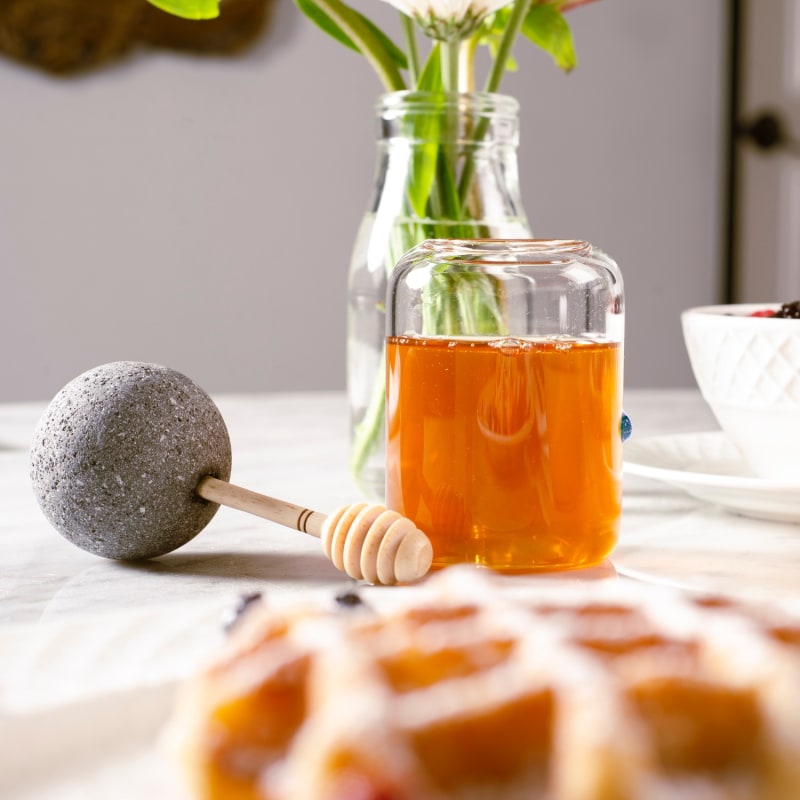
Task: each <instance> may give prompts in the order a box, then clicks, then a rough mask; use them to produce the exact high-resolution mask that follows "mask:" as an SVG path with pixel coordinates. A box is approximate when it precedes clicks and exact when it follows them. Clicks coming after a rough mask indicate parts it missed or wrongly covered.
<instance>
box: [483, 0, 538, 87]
mask: <svg viewBox="0 0 800 800" xmlns="http://www.w3.org/2000/svg"><path fill="white" fill-rule="evenodd" d="M530 5H531V0H516V2H515V3H514V5H513V7H512V9H511V16H510V17H509V20H508V25H507V26H506V29H505V31H503V38H502V39H501V40H500V47H498V48H497V55H496V56H495V59H494V62H493V63H492V68H491V71H490V72H489V76H488V78H487V79H486V88H485V89H484V91H487V92H496V91H497V90H498V89H499V88H500V81H501V80H502V79H503V75H504V74H505V71H506V67H507V66H508V59H509V58H510V57H511V47H512V46H513V44H514V41H515V40H516V38H517V35H518V34H519V31H520V28H522V23H523V21H524V20H525V15H526V14H527V13H528V9H529V8H530Z"/></svg>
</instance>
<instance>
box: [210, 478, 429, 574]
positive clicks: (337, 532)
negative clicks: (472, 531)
mask: <svg viewBox="0 0 800 800" xmlns="http://www.w3.org/2000/svg"><path fill="white" fill-rule="evenodd" d="M196 492H197V494H199V495H200V496H201V497H203V498H205V499H206V500H210V501H211V502H213V503H218V504H220V505H224V506H229V507H230V508H236V509H238V510H239V511H246V512H247V513H249V514H254V515H255V516H257V517H262V518H263V519H268V520H270V521H271V522H277V523H279V524H280V525H285V526H286V527H287V528H294V529H295V530H298V531H302V532H303V533H308V534H310V535H311V536H316V537H317V538H318V539H322V545H323V548H324V550H325V555H326V556H328V558H329V559H330V560H331V561H332V562H333V565H334V566H335V567H336V568H337V569H340V570H341V571H342V572H346V573H347V574H348V575H349V576H350V577H351V578H355V579H356V580H361V579H364V580H366V581H368V582H369V583H381V584H385V585H391V584H394V583H407V582H410V581H415V580H418V579H419V578H421V577H422V576H423V575H425V574H426V573H427V572H428V570H429V569H430V567H431V561H432V559H433V548H432V547H431V542H430V539H428V537H427V536H426V535H425V534H424V533H423V532H422V531H421V530H419V529H418V528H417V526H416V525H414V523H413V522H412V521H411V520H410V519H408V518H407V517H404V516H402V515H401V514H398V513H397V511H390V510H389V509H387V508H386V506H382V505H379V504H369V503H349V504H347V505H344V506H340V507H339V508H337V509H336V510H335V511H333V512H332V513H331V514H329V515H328V516H327V517H326V516H325V514H321V513H320V512H319V511H312V510H311V509H308V508H303V507H302V506H296V505H293V504H292V503H287V502H286V501H285V500H277V499H275V498H274V497H269V496H267V495H264V494H258V493H257V492H253V491H250V490H249V489H243V488H242V487H240V486H235V485H234V484H232V483H228V482H227V481H221V480H218V479H217V478H212V477H206V478H203V479H202V480H201V481H200V483H199V484H198V486H197V489H196Z"/></svg>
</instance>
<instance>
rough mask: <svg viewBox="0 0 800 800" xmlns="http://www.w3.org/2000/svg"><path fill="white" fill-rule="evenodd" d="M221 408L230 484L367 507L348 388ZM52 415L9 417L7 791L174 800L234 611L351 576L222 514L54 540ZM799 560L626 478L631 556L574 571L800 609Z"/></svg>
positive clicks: (0, 757) (640, 400)
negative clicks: (43, 455)
mask: <svg viewBox="0 0 800 800" xmlns="http://www.w3.org/2000/svg"><path fill="white" fill-rule="evenodd" d="M216 399H217V402H218V404H219V407H220V410H221V411H222V414H223V416H224V417H225V419H226V421H227V424H228V427H229V431H230V434H231V440H232V443H233V453H234V468H233V475H232V478H231V480H232V481H233V482H235V483H238V484H241V485H243V486H247V487H250V488H252V489H255V490H257V491H260V492H263V493H266V494H270V495H273V496H275V497H279V498H282V499H285V500H289V501H291V502H294V503H297V504H298V505H304V506H308V507H310V508H314V509H316V510H319V511H323V512H327V511H329V510H331V509H332V508H334V507H336V506H337V505H339V504H341V503H342V502H347V501H349V500H355V499H358V494H357V492H356V489H355V487H354V486H353V484H352V482H351V481H350V478H349V476H348V473H347V469H346V458H347V411H346V403H345V398H344V395H343V394H339V393H316V394H284V395H271V396H252V397H243V396H224V397H219V398H216ZM625 401H626V409H627V411H628V413H629V414H630V416H631V417H632V419H633V425H634V436H635V437H646V436H651V435H657V434H668V433H686V432H691V431H706V430H713V429H716V425H715V423H714V421H713V418H712V416H711V414H710V412H709V411H708V409H707V408H706V406H705V404H704V403H703V402H702V400H701V398H700V396H699V394H698V393H696V392H693V391H629V392H628V393H627V394H626V398H625ZM43 409H44V404H41V405H35V404H31V405H17V406H0V487H1V488H0V492H2V495H1V496H0V501H2V509H3V511H2V514H0V541H1V542H2V544H3V551H2V552H3V557H2V567H0V797H3V798H15V799H18V800H67V798H76V799H77V798H80V799H81V800H91V798H95V797H96V798H98V800H99V798H104V799H105V798H108V797H112V796H113V797H115V798H119V800H126V799H127V798H130V799H131V800H133V798H139V797H141V796H143V794H144V793H145V792H150V793H153V792H155V796H159V797H167V796H169V797H170V798H176V799H177V798H178V797H179V796H180V789H179V788H177V787H176V786H173V784H172V783H171V782H172V781H173V779H174V776H173V774H172V771H171V769H170V768H169V766H168V765H167V763H166V762H165V760H164V758H163V755H162V754H161V751H160V750H159V749H158V747H157V746H156V744H155V743H156V739H157V734H158V731H159V729H160V727H161V725H162V724H163V721H164V719H165V717H166V714H167V712H168V708H169V698H170V696H171V692H172V690H173V688H174V685H175V683H176V682H177V681H179V680H180V679H181V678H182V677H183V676H184V675H185V674H187V673H188V672H189V671H191V670H192V669H194V668H195V667H196V665H197V664H198V663H199V662H200V661H201V660H202V659H203V658H204V657H205V656H206V654H207V653H208V652H209V651H210V650H211V649H213V648H214V647H216V646H217V644H218V642H219V641H220V639H221V638H222V628H221V620H222V619H223V618H224V615H225V614H226V612H227V611H229V610H230V609H231V608H232V607H233V606H234V605H235V603H236V601H237V598H238V597H239V596H240V595H241V594H243V593H247V592H252V591H260V592H263V593H265V594H266V595H267V596H268V597H270V598H272V599H273V600H274V601H276V602H280V601H283V600H287V599H291V598H292V597H295V596H297V594H298V593H301V592H321V593H326V594H327V593H330V594H333V593H334V592H335V591H336V590H338V589H340V588H342V587H344V586H347V585H348V579H346V578H345V577H344V576H343V575H341V574H340V573H339V572H337V571H336V570H335V569H334V568H333V567H332V566H331V565H330V564H329V563H328V562H327V561H326V559H325V557H324V556H323V555H322V553H321V550H320V547H319V542H317V541H316V540H315V539H312V538H310V537H307V536H304V535H303V534H299V533H296V532H294V531H291V530H288V529H286V528H282V527H280V526H278V525H275V524H273V523H269V522H266V521H264V520H260V519H256V518H251V517H249V516H247V515H244V514H242V513H240V512H236V511H233V510H229V509H224V508H223V509H220V511H219V512H218V514H217V516H216V517H215V518H214V519H213V520H212V521H211V523H210V524H209V526H208V527H207V528H206V529H205V530H204V531H203V532H201V533H200V535H199V536H198V537H197V538H196V539H194V540H193V541H192V542H190V543H189V544H187V545H186V546H184V547H183V548H182V549H180V550H179V551H177V552H174V553H171V554H169V555H166V556H163V557H161V558H160V559H158V560H156V561H153V562H149V563H146V564H142V565H139V566H131V565H123V564H118V563H114V562H108V561H105V560H103V559H99V558H97V557H95V556H92V555H90V554H88V553H84V552H83V551H81V550H78V549H77V548H75V547H74V546H73V545H71V544H70V543H69V542H67V541H66V540H64V539H63V538H61V537H60V536H59V535H58V534H57V533H56V532H55V531H54V530H53V529H51V528H50V526H49V525H48V523H47V521H46V520H45V519H44V518H43V517H42V515H41V514H40V512H39V510H38V508H37V505H36V501H35V499H34V498H33V496H32V494H31V490H30V487H29V483H28V469H27V460H28V452H27V450H28V444H29V442H30V438H31V434H32V431H33V428H34V426H35V423H36V421H37V419H38V417H39V415H40V413H41V412H42V411H43ZM798 564H800V526H798V525H791V524H783V523H773V522H765V521H759V520H754V519H749V518H745V517H740V516H737V515H734V514H731V513H729V512H727V511H725V510H722V509H720V508H717V507H714V506H712V505H709V504H707V503H704V502H702V501H700V500H697V499H694V498H692V497H689V496H688V495H686V494H685V493H683V492H682V491H680V490H677V489H674V488H671V487H669V486H667V485H665V484H661V483H657V482H655V481H652V480H647V479H644V478H637V477H633V476H626V478H625V496H624V511H623V524H622V535H621V541H620V544H619V547H618V548H617V550H616V551H615V553H614V554H613V555H612V557H611V559H610V561H609V562H607V563H606V564H604V565H601V566H600V567H599V568H595V569H593V570H590V571H588V572H585V573H582V574H578V573H569V577H570V579H571V580H583V579H586V580H590V579H591V580H595V579H597V580H601V579H602V580H628V579H630V578H635V579H638V580H648V581H653V582H666V583H671V584H677V585H679V586H683V587H686V588H687V589H690V590H691V589H702V588H711V589H716V590H721V591H726V592H732V593H747V594H750V593H768V594H771V595H776V594H777V595H781V596H785V597H792V598H794V597H800V588H798V578H797V571H798ZM549 579H550V578H549V577H542V578H521V579H520V580H534V581H536V580H549ZM370 591H371V592H375V593H384V594H383V596H386V594H385V593H390V592H402V591H404V590H403V589H402V588H383V589H372V590H370ZM42 764H46V765H47V769H46V770H43V769H42Z"/></svg>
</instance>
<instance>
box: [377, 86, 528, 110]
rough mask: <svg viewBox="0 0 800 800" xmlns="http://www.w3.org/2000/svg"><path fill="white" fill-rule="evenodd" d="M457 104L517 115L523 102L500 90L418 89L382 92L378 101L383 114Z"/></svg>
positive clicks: (461, 107)
mask: <svg viewBox="0 0 800 800" xmlns="http://www.w3.org/2000/svg"><path fill="white" fill-rule="evenodd" d="M453 107H456V108H460V109H469V110H472V111H473V112H478V113H480V112H484V113H489V112H495V113H498V112H505V113H506V114H517V113H518V112H519V107H520V105H519V101H518V100H517V99H516V98H515V97H512V96H511V95H508V94H499V93H497V92H429V91H421V90H416V89H402V90H400V91H396V92H387V93H385V94H382V95H380V96H379V97H378V100H377V103H376V109H377V111H378V112H379V113H385V112H387V111H398V110H404V111H415V112H418V113H419V112H430V111H437V110H440V109H442V108H453Z"/></svg>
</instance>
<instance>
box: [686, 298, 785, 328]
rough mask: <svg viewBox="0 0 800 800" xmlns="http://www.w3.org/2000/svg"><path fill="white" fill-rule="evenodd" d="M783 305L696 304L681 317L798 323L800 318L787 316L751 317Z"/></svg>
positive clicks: (761, 322)
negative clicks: (756, 313)
mask: <svg viewBox="0 0 800 800" xmlns="http://www.w3.org/2000/svg"><path fill="white" fill-rule="evenodd" d="M780 307H781V304H780V303H726V304H722V305H711V306H694V307H693V308H687V309H685V310H684V311H682V312H681V317H682V318H686V317H706V318H711V317H716V318H718V319H728V320H731V319H746V320H748V322H751V323H753V322H754V323H758V324H768V325H772V324H775V323H778V322H781V323H792V322H794V323H798V322H800V319H791V318H790V319H787V318H785V317H777V318H776V317H751V316H750V314H752V313H753V312H754V311H761V310H763V309H767V308H769V309H774V310H776V311H777V310H778V309H779V308H780Z"/></svg>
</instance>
